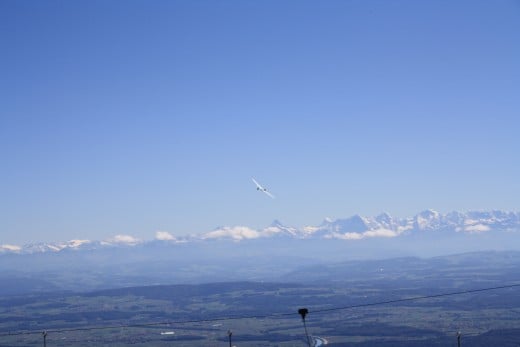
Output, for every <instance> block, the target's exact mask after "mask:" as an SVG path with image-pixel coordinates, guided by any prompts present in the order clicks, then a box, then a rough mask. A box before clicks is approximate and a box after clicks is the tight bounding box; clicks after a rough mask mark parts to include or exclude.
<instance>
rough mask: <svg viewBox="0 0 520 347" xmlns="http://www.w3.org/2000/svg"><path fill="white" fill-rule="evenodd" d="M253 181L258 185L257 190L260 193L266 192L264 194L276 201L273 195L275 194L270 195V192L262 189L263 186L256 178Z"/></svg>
mask: <svg viewBox="0 0 520 347" xmlns="http://www.w3.org/2000/svg"><path fill="white" fill-rule="evenodd" d="M251 179H252V180H253V182H254V183H255V184H256V190H259V191H261V192H264V193H266V194H267V195H268V196H269V197H271V198H273V199H274V195H273V194H271V193H269V192H268V191H267V189H266V188H264V187H262V186H261V185H260V183H258V182H257V181H256V180H255V179H254V178H251Z"/></svg>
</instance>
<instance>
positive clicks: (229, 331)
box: [227, 330, 233, 347]
mask: <svg viewBox="0 0 520 347" xmlns="http://www.w3.org/2000/svg"><path fill="white" fill-rule="evenodd" d="M227 334H228V337H229V347H232V346H231V335H233V333H232V332H231V330H228V331H227Z"/></svg>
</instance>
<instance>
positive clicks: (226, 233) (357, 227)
mask: <svg viewBox="0 0 520 347" xmlns="http://www.w3.org/2000/svg"><path fill="white" fill-rule="evenodd" d="M494 232H520V212H506V211H500V210H493V211H469V212H457V211H454V212H450V213H447V214H441V213H439V212H436V211H434V210H425V211H422V212H420V213H418V214H417V215H415V216H414V217H408V218H394V217H392V216H390V215H389V214H388V213H382V214H380V215H378V216H375V217H362V216H359V215H354V216H352V217H350V218H344V219H336V220H331V219H325V220H324V221H323V222H322V223H321V224H320V225H318V226H306V227H302V228H296V227H290V226H286V225H284V224H282V223H281V222H280V221H277V220H275V221H274V222H273V223H272V224H271V225H269V226H267V227H266V228H264V229H261V230H255V229H252V228H249V227H246V226H234V227H218V228H216V229H214V230H212V231H210V232H207V233H203V234H199V235H188V236H183V237H175V236H173V235H172V234H170V233H168V232H165V231H158V232H157V233H156V238H155V240H149V241H143V240H139V239H136V238H134V237H132V236H130V235H116V236H115V237H113V238H111V239H108V240H104V241H91V240H70V241H64V242H49V243H47V242H43V243H32V244H26V245H24V246H17V245H10V244H0V254H2V253H4V254H13V253H15V254H35V253H48V252H51V253H52V252H54V253H56V252H63V251H70V250H96V249H106V248H114V247H133V246H138V245H149V244H157V243H163V244H184V243H201V242H209V241H212V240H231V241H235V242H239V241H246V240H256V239H278V238H285V239H295V240H305V239H312V240H318V239H329V240H331V239H332V240H333V239H337V240H345V241H348V240H351V241H355V240H361V239H375V238H398V237H402V236H405V235H415V234H424V233H428V234H433V235H434V234H435V233H442V234H446V233H456V234H457V235H464V234H482V233H486V234H487V233H494Z"/></svg>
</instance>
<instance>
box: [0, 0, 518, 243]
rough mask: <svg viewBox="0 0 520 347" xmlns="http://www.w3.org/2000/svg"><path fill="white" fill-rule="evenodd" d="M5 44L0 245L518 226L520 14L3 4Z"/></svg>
mask: <svg viewBox="0 0 520 347" xmlns="http://www.w3.org/2000/svg"><path fill="white" fill-rule="evenodd" d="M0 44H1V51H2V55H1V56H2V58H1V61H2V64H1V65H0V75H1V79H0V95H1V103H0V117H1V118H0V157H1V163H2V164H1V170H0V243H26V242H34V241H42V240H50V241H56V240H68V239H75V238H81V239H85V238H86V239H106V238H109V237H111V236H113V235H115V234H129V235H133V236H135V237H138V238H142V239H151V238H153V236H154V233H155V231H157V230H164V231H168V232H170V233H172V234H174V235H183V234H187V233H201V232H207V231H210V230H212V229H214V228H215V227H217V226H222V225H226V226H234V225H246V226H249V227H252V228H262V227H265V226H267V225H268V224H270V223H271V221H272V220H274V219H279V220H281V221H282V222H283V223H284V224H288V225H293V226H303V225H316V224H319V223H320V222H321V221H322V220H323V218H325V217H331V218H343V217H348V216H351V215H354V214H361V215H376V214H378V213H380V212H383V211H387V212H388V213H390V214H392V215H395V216H398V217H406V216H412V215H414V214H415V213H417V212H419V211H421V210H424V209H426V208H433V209H435V210H438V211H440V212H448V211H451V210H461V211H467V210H473V209H483V210H487V209H505V210H512V211H518V210H520V200H519V196H520V183H519V178H518V177H520V161H519V160H518V158H519V156H518V153H519V150H520V139H519V130H520V124H519V123H520V120H519V116H520V97H519V95H520V63H519V62H520V3H519V2H518V1H512V0H511V1H507V0H500V1H347V0H345V1H132V0H130V1H9V0H4V1H2V2H0ZM251 177H255V178H256V179H257V180H258V181H260V182H261V183H262V184H263V185H265V186H267V187H268V188H270V190H271V191H272V192H273V193H274V194H275V195H276V196H277V199H275V200H271V199H269V197H267V196H264V195H263V194H259V193H258V192H256V191H255V190H254V185H253V183H252V181H251Z"/></svg>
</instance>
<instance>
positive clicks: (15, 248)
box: [0, 245, 22, 252]
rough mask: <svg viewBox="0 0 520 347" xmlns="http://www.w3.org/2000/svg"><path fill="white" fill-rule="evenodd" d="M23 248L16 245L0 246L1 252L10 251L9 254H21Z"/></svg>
mask: <svg viewBox="0 0 520 347" xmlns="http://www.w3.org/2000/svg"><path fill="white" fill-rule="evenodd" d="M21 249H22V247H20V246H15V245H0V252H2V251H9V252H20V251H21Z"/></svg>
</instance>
